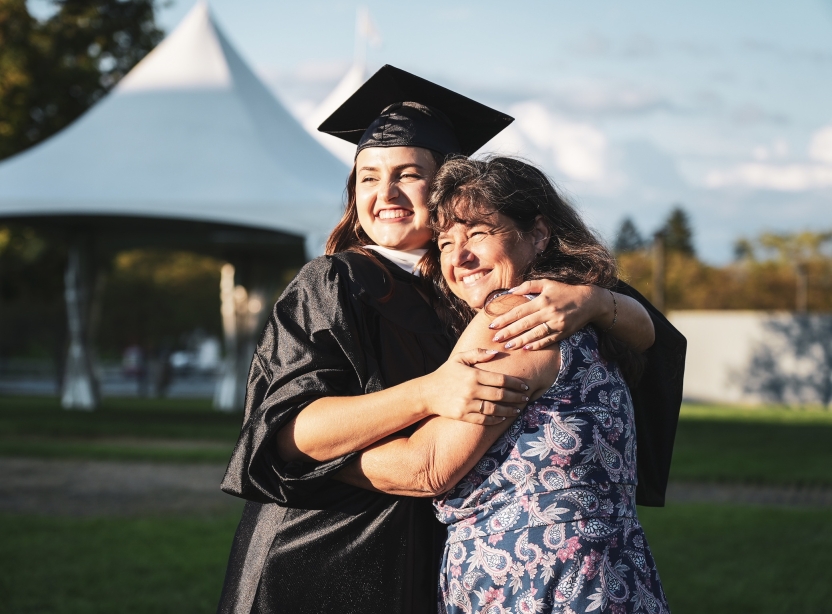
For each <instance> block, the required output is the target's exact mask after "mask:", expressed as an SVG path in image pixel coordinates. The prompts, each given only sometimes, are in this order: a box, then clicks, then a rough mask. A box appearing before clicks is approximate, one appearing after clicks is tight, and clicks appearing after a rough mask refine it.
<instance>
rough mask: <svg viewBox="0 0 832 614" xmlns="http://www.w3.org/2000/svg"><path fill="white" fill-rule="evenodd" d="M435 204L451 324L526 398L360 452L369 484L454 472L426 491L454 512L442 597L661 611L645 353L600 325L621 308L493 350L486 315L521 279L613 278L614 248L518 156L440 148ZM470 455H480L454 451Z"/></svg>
mask: <svg viewBox="0 0 832 614" xmlns="http://www.w3.org/2000/svg"><path fill="white" fill-rule="evenodd" d="M431 207H432V216H433V221H434V223H435V226H436V228H437V230H438V232H439V234H438V238H437V248H438V251H439V259H438V268H439V269H441V273H442V278H441V281H440V282H439V286H440V288H441V289H442V290H444V291H446V294H447V296H448V299H449V301H450V303H451V310H450V312H451V317H453V318H454V319H455V323H456V326H457V328H458V329H460V330H461V329H463V328H464V327H465V326H466V325H467V328H464V330H462V334H461V337H460V340H459V342H458V343H457V346H456V348H455V351H458V350H460V349H466V348H473V347H486V348H487V347H492V348H495V349H493V350H492V351H495V350H496V351H498V352H499V354H498V356H497V357H495V359H494V360H492V361H490V362H489V363H485V364H483V365H480V367H481V368H483V369H489V370H499V371H500V372H502V373H509V374H512V375H516V376H520V377H523V378H524V380H525V381H526V382H528V383H529V386H530V392H529V396H530V398H531V402H530V403H529V405H528V406H527V407H526V409H525V410H524V411H523V412H522V414H521V415H520V416H519V417H518V418H517V419H516V420H514V421H512V422H511V424H502V425H495V426H487V427H480V426H475V425H467V426H465V425H463V424H462V423H457V422H451V421H444V422H436V421H434V422H428V423H427V424H425V425H423V426H422V427H421V428H419V429H417V431H416V432H415V433H414V434H413V435H411V436H410V437H396V438H392V439H390V440H388V441H383V442H381V443H380V444H378V445H376V446H374V447H372V448H370V449H368V450H366V451H365V452H364V453H362V455H361V461H360V463H359V466H360V469H361V471H360V475H361V476H363V478H364V480H365V482H366V483H365V486H367V484H370V485H372V486H374V487H376V488H378V489H380V490H385V491H387V492H391V491H395V490H396V484H397V483H398V484H401V485H402V486H400V488H401V489H402V490H404V489H405V487H404V484H405V483H406V482H407V480H406V479H405V478H404V477H402V478H396V477H395V476H396V475H400V476H422V477H421V479H422V481H423V482H424V483H426V484H427V486H426V488H429V489H433V490H437V491H439V490H440V489H441V488H443V486H446V485H454V486H453V487H452V488H450V490H448V488H445V489H444V490H446V491H448V492H445V494H443V495H441V496H439V497H437V498H436V500H435V509H436V512H437V516H438V518H439V519H440V520H441V521H442V522H443V523H445V524H447V525H448V534H447V541H446V544H445V550H444V555H443V560H442V571H441V574H440V579H439V585H440V590H439V601H440V604H439V605H440V611H444V612H448V613H453V614H457V613H466V614H472V613H474V612H482V613H487V614H509V613H510V614H526V613H546V614H548V613H549V612H558V613H563V614H573V613H578V612H580V613H583V612H612V613H614V614H623V613H625V612H634V613H635V612H644V613H650V614H659V613H664V612H668V611H669V609H668V606H667V600H666V598H665V596H664V592H663V590H662V586H661V581H660V580H659V576H658V573H657V571H656V565H655V561H654V560H653V557H652V555H651V553H650V549H649V547H648V545H647V540H646V538H645V535H644V531H643V529H642V527H641V525H640V524H639V521H638V516H637V513H636V507H635V490H636V484H637V477H636V476H637V471H636V433H635V423H634V418H633V404H632V399H631V395H630V389H629V385H628V382H629V383H633V382H635V381H636V380H637V378H638V376H639V370H640V367H641V366H642V365H641V363H640V361H639V357H638V355H637V354H635V353H634V352H632V351H630V350H628V349H627V348H626V347H625V346H623V345H622V344H620V343H618V342H616V341H615V340H614V339H613V338H612V337H611V336H610V335H608V334H607V331H609V329H610V328H612V327H614V326H615V324H616V315H617V314H614V315H613V318H612V321H611V322H610V323H609V324H607V325H606V326H605V327H602V328H601V329H600V330H599V329H597V328H595V327H594V326H587V327H586V328H583V329H581V330H579V331H578V332H576V333H575V334H573V335H572V336H571V337H569V338H568V339H566V340H563V341H561V342H560V343H559V344H557V345H553V346H550V347H549V348H546V349H544V350H539V351H536V352H523V351H518V352H505V351H501V350H503V348H502V347H501V346H497V345H496V344H494V343H493V341H492V340H491V336H492V334H493V331H491V330H490V328H489V325H490V323H491V322H493V320H494V319H495V318H496V317H499V315H501V314H502V313H505V312H506V311H508V310H510V309H512V308H514V307H516V306H517V305H518V304H522V303H524V302H526V301H527V300H529V299H530V297H526V296H523V295H522V294H519V293H517V292H515V293H512V292H511V291H509V290H507V289H509V288H512V287H514V286H517V285H518V284H520V283H521V282H523V281H524V280H530V279H537V278H550V279H556V280H559V281H561V282H565V283H591V284H595V285H598V286H601V287H608V288H609V287H612V286H613V285H614V283H615V281H616V279H617V277H616V270H615V263H614V260H613V258H612V256H611V255H610V254H609V253H608V251H607V250H606V249H605V248H604V247H603V246H602V245H601V244H600V243H599V241H598V240H597V239H596V238H595V237H594V235H593V234H592V233H591V232H590V231H589V230H588V229H587V228H586V226H585V225H584V224H583V222H582V220H581V219H580V217H579V216H578V215H577V213H576V212H575V211H574V210H573V209H572V208H571V207H570V206H569V205H567V204H566V203H564V202H563V201H562V200H561V199H560V197H559V196H558V194H557V192H556V191H555V189H554V188H553V187H552V185H551V183H550V182H549V181H548V180H547V179H546V177H545V176H544V175H543V174H542V173H540V172H539V171H538V170H537V169H535V168H534V167H532V166H530V165H528V164H526V163H524V162H521V161H518V160H514V159H510V158H493V159H491V160H488V161H475V160H468V159H455V160H451V161H448V162H446V163H445V165H444V166H443V167H442V168H441V169H440V170H439V171H438V174H437V177H436V179H435V181H434V186H433V193H432V196H431ZM522 290H523V288H522V287H521V291H522ZM489 343H491V345H490V346H489ZM496 348H499V350H497V349H496ZM440 420H441V419H440ZM507 422H508V421H507ZM469 427H470V428H469ZM472 448H473V449H475V450H476V452H475V453H474V454H473V455H470V450H471V449H472ZM466 454H468V455H470V456H471V457H473V458H472V460H469V461H468V462H462V461H461V457H462V456H463V455H466ZM391 468H394V469H395V471H391ZM352 479H353V480H357V479H358V478H357V477H356V476H355V475H353V476H352ZM411 481H412V478H411ZM414 490H415V489H414Z"/></svg>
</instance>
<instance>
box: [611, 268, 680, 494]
mask: <svg viewBox="0 0 832 614" xmlns="http://www.w3.org/2000/svg"><path fill="white" fill-rule="evenodd" d="M614 290H615V291H616V292H619V293H621V294H625V295H627V296H630V297H632V298H634V299H636V300H637V301H638V302H639V303H641V304H642V305H643V306H644V308H645V309H647V312H648V313H649V314H650V317H651V319H652V320H653V326H654V328H655V330H656V341H655V342H654V343H653V345H652V346H651V347H650V349H648V350H647V352H645V356H646V358H647V364H646V365H645V368H644V374H643V375H642V378H641V381H639V383H638V386H636V387H635V389H634V390H632V391H631V392H632V396H633V411H634V413H635V422H636V442H637V447H638V457H637V465H638V486H637V488H636V503H638V504H639V505H647V506H651V507H662V506H664V500H665V492H666V491H667V480H668V477H669V476H670V462H671V460H672V457H673V442H674V440H675V439H676V426H677V424H678V422H679V410H680V408H681V405H682V381H683V379H684V374H685V351H686V349H687V340H686V339H685V337H684V336H683V335H682V333H680V332H679V331H678V330H676V328H674V326H673V325H672V324H671V323H670V322H669V321H668V320H667V318H665V317H664V315H663V314H662V313H661V312H660V311H659V310H658V309H656V308H655V307H654V306H653V305H652V304H651V303H650V301H648V300H647V299H646V298H644V297H643V296H642V295H641V294H640V293H639V292H638V291H637V290H636V289H635V288H633V287H631V286H629V285H628V284H626V283H624V282H621V281H619V282H618V285H617V286H616V287H615V288H614Z"/></svg>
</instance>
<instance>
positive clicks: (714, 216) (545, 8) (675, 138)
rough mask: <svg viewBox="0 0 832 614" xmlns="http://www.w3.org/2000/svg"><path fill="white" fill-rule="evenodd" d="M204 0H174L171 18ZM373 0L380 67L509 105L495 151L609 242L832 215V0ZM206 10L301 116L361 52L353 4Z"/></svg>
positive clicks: (720, 232)
mask: <svg viewBox="0 0 832 614" xmlns="http://www.w3.org/2000/svg"><path fill="white" fill-rule="evenodd" d="M193 3H194V0H176V1H175V2H173V4H172V5H171V6H169V7H168V8H165V9H163V10H162V11H161V12H160V14H159V18H160V22H161V24H162V26H163V27H164V28H165V29H166V30H168V31H170V30H171V29H172V28H173V27H175V25H176V24H177V23H178V21H179V20H180V19H181V18H182V17H183V16H184V14H185V13H186V12H187V11H188V10H189V9H190V7H191V6H192V5H193ZM29 4H30V6H31V7H32V8H33V10H35V11H36V12H37V11H43V7H44V6H45V3H44V2H43V1H42V0H38V1H37V2H31V1H30V3H29ZM363 4H364V5H365V6H366V7H367V8H368V9H369V12H370V15H371V17H372V20H373V22H374V24H375V26H376V28H377V30H378V32H379V34H380V37H381V39H382V42H381V44H380V45H378V46H377V47H371V48H370V49H369V51H368V62H369V66H370V68H371V69H375V68H377V67H379V66H381V65H382V64H384V63H390V64H394V65H396V66H399V67H401V68H404V69H407V70H410V71H412V72H416V73H418V74H420V75H422V76H424V77H426V78H429V79H432V80H435V81H437V82H439V83H441V84H443V85H446V86H448V87H451V88H454V89H457V90H459V91H461V92H462V93H464V94H466V95H469V96H472V97H475V98H478V99H480V100H482V101H483V102H485V103H487V104H491V105H493V106H497V107H498V108H500V109H502V110H505V111H508V112H509V113H511V114H513V115H514V116H515V117H517V122H515V126H513V127H512V128H511V129H510V130H509V131H507V133H506V134H505V135H504V136H503V137H502V138H500V139H498V140H497V141H496V142H495V143H494V144H493V145H492V146H491V147H490V148H491V149H497V150H500V151H504V152H508V153H515V154H519V155H523V156H524V157H527V158H529V159H531V160H533V161H536V162H537V163H539V164H540V165H541V166H543V167H544V168H545V169H546V170H547V171H548V172H549V173H550V174H551V175H552V176H553V177H554V178H555V180H556V181H557V182H558V184H559V185H560V186H561V188H562V189H563V190H564V191H565V192H566V193H567V194H568V195H569V196H570V197H571V199H572V200H573V202H575V204H577V205H578V206H579V207H580V209H581V210H582V211H583V212H584V214H585V216H586V217H587V218H588V219H589V221H590V223H591V224H592V225H593V226H594V227H595V228H597V229H598V230H599V231H600V232H601V233H602V234H603V235H604V236H606V237H608V238H610V239H611V238H612V237H613V236H614V231H615V229H616V228H617V226H618V224H619V223H620V221H621V219H622V218H623V217H624V216H625V215H630V216H632V217H633V218H634V219H635V221H636V224H637V225H638V227H639V228H640V229H641V230H642V232H643V233H644V234H648V233H650V232H652V231H653V230H655V229H656V227H658V226H659V224H660V223H661V221H662V220H663V218H664V217H665V216H666V215H667V212H668V211H669V209H670V207H671V206H672V205H673V204H674V203H681V204H682V205H683V206H684V207H685V208H686V210H687V211H688V212H689V213H690V214H691V217H692V220H693V223H694V230H695V233H696V234H695V242H696V246H697V249H698V251H699V253H700V255H701V256H702V257H703V258H704V259H706V260H708V261H711V262H717V263H719V262H726V261H728V260H730V258H731V255H732V245H733V242H734V240H735V239H736V238H737V237H738V236H740V235H745V236H749V235H755V234H757V233H758V232H760V231H763V230H778V231H782V230H798V229H805V228H811V229H821V228H826V229H829V228H832V0H792V1H791V2H782V1H780V2H773V1H760V0H758V1H754V2H750V1H746V0H732V1H731V2H725V1H724V0H723V1H721V2H716V1H712V0H699V1H697V2H692V1H687V2H673V3H669V2H659V1H652V0H632V1H630V2H627V3H626V4H625V3H621V2H609V1H602V0H585V1H584V2H565V1H560V0H519V1H517V2H513V3H509V2H505V1H502V2H491V1H484V0H480V1H478V2H467V1H459V2H451V1H449V0H442V1H440V0H421V1H420V2H418V3H401V2H397V3H390V2H373V1H369V2H364V3H363ZM210 6H211V9H212V11H213V13H214V15H215V17H216V20H217V22H218V24H219V26H220V27H221V28H222V29H223V31H224V32H225V34H226V35H227V36H228V37H229V39H230V40H231V41H232V43H233V44H235V45H236V47H237V49H238V50H239V51H240V52H241V54H242V55H243V57H244V58H246V59H247V60H248V61H249V62H250V63H251V65H252V66H253V67H254V68H255V70H256V71H257V72H258V74H260V75H261V77H263V79H264V80H265V81H266V82H267V84H268V85H269V86H270V87H271V88H272V89H273V90H274V91H275V93H276V94H277V95H278V97H279V98H280V99H281V100H282V101H283V102H284V103H286V105H287V106H288V107H289V108H290V109H292V110H293V111H294V112H295V113H297V114H298V115H299V116H302V115H304V114H305V113H308V112H309V111H310V110H311V109H313V108H314V106H315V105H316V104H317V103H318V102H319V101H320V100H322V99H323V97H324V96H326V94H327V93H328V92H329V91H330V90H331V88H332V87H333V86H334V85H335V84H336V83H337V81H338V80H339V79H340V77H341V76H342V75H343V74H344V73H345V72H346V70H347V68H348V67H349V65H350V62H351V60H352V55H353V49H354V41H355V26H354V24H355V15H356V9H357V3H355V2H346V1H341V0H308V1H305V2H274V1H267V0H213V1H211V2H210Z"/></svg>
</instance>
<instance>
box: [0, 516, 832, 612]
mask: <svg viewBox="0 0 832 614" xmlns="http://www.w3.org/2000/svg"><path fill="white" fill-rule="evenodd" d="M639 514H640V515H641V520H642V523H643V524H644V527H645V530H646V531H647V537H648V540H649V542H650V545H651V548H652V549H653V553H654V555H655V558H656V561H657V564H658V567H659V573H660V575H661V577H662V581H663V583H664V586H665V590H666V592H667V596H668V600H669V602H670V606H671V608H672V611H673V612H674V614H702V613H705V612H707V613H708V614H720V613H723V612H724V613H726V614H728V613H732V614H733V613H736V612H742V613H743V614H746V613H749V614H769V613H770V614H783V613H786V612H788V613H791V612H801V613H804V612H806V613H812V614H822V613H827V614H828V613H830V612H832V582H830V581H829V580H830V571H829V570H830V569H832V511H830V510H802V509H786V508H777V509H774V508H763V507H751V506H719V505H673V506H670V507H667V508H665V509H653V508H642V509H640V510H639ZM238 519H239V514H226V515H222V516H217V517H198V518H187V517H178V516H173V517H148V518H133V519H124V518H119V519H115V518H101V519H68V518H37V517H30V518H27V517H22V516H10V515H0V532H2V535H3V538H2V539H0V596H2V598H0V612H14V613H15V614H29V613H32V614H34V613H37V614H51V613H54V614H82V613H83V614H93V613H101V614H110V613H111V612H121V613H123V614H131V613H136V614H139V613H141V614H144V613H147V612H154V613H165V612H171V613H177V614H188V613H192V612H193V613H197V612H206V613H207V612H213V611H215V609H216V604H217V600H218V599H219V593H220V589H221V586H222V578H223V574H224V571H225V564H226V561H227V559H228V553H229V549H230V546H231V539H232V537H233V534H234V530H235V528H236V524H237V521H238Z"/></svg>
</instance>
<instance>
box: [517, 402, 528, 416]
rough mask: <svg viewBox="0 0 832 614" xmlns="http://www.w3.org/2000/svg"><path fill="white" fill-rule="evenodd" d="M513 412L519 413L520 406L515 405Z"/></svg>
mask: <svg viewBox="0 0 832 614" xmlns="http://www.w3.org/2000/svg"><path fill="white" fill-rule="evenodd" d="M527 400H528V399H527ZM514 413H515V414H519V413H520V408H519V407H515V408H514Z"/></svg>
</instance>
